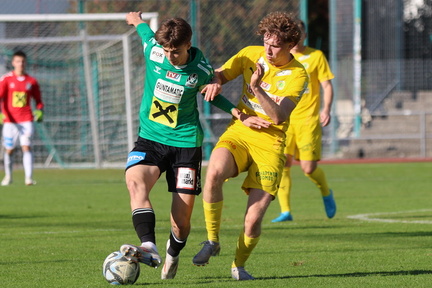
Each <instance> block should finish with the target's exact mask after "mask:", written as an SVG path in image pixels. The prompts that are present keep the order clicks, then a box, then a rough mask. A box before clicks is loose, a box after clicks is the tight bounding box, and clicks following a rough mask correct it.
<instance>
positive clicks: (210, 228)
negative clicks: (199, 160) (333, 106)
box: [193, 12, 308, 280]
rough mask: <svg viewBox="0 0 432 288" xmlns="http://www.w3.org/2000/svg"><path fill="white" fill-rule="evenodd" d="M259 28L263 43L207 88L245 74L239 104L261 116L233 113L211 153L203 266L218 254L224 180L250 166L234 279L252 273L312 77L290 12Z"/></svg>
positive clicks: (227, 67)
mask: <svg viewBox="0 0 432 288" xmlns="http://www.w3.org/2000/svg"><path fill="white" fill-rule="evenodd" d="M257 34H258V35H261V36H263V40H264V46H249V47H246V48H244V49H242V50H241V51H240V52H238V53H237V54H236V55H234V56H233V57H231V58H230V59H229V60H228V61H227V62H226V63H225V64H224V65H223V66H222V67H221V68H219V69H217V70H216V73H215V76H216V77H215V78H214V80H213V81H214V84H210V85H208V86H207V87H206V93H212V94H215V95H216V94H217V93H219V92H220V86H221V84H225V83H226V82H228V81H231V80H233V79H235V78H236V77H238V76H240V75H242V76H243V91H242V94H241V96H240V100H239V102H238V104H237V108H238V109H239V110H240V111H241V112H243V113H246V114H248V115H252V116H257V117H256V118H253V117H250V122H249V124H250V125H249V127H247V125H244V124H245V121H244V122H243V123H242V122H240V121H238V120H236V119H233V120H232V121H231V123H230V124H229V125H228V127H227V129H226V131H225V132H224V133H223V135H222V136H221V137H220V139H219V141H218V143H217V144H216V146H215V148H214V150H213V152H212V154H211V156H210V161H209V164H208V168H207V174H206V182H205V186H204V193H203V206H204V216H205V222H206V229H207V239H208V240H207V241H204V242H203V243H202V244H204V246H203V247H202V249H201V251H200V252H198V254H196V255H195V257H194V258H193V263H194V264H195V265H197V266H202V265H205V264H207V263H208V261H209V259H210V257H211V256H215V255H217V254H219V251H220V244H219V231H220V223H221V215H222V207H223V193H222V186H223V183H224V182H225V180H226V179H228V178H232V177H236V176H238V175H239V173H241V172H246V179H245V180H244V182H243V185H242V187H241V188H242V189H243V190H244V192H246V194H247V195H248V202H247V208H246V213H245V218H244V227H243V229H242V230H241V231H240V235H239V238H238V241H237V249H236V252H235V258H234V261H233V263H232V265H231V276H232V277H233V278H234V279H236V280H252V279H254V278H253V277H252V276H251V275H250V274H249V273H248V272H247V271H246V270H245V269H244V266H245V263H246V261H247V259H248V258H249V255H250V254H251V252H252V250H253V249H254V248H255V246H256V245H257V243H258V241H259V239H260V235H261V222H262V219H263V217H264V214H265V212H266V210H267V207H268V206H269V204H270V203H271V201H273V200H274V199H275V195H276V193H277V191H278V189H279V182H280V177H281V173H282V170H283V167H284V164H285V156H284V154H283V151H284V143H285V137H286V136H285V135H286V134H285V133H286V130H287V128H288V118H289V115H290V114H291V111H292V110H293V109H294V107H295V105H296V104H297V103H298V102H299V100H300V98H301V96H302V94H303V92H304V90H305V89H306V87H307V81H308V77H307V73H306V71H305V69H304V67H303V66H302V65H301V64H300V63H299V62H298V61H297V60H295V59H294V57H293V55H292V54H291V53H290V50H291V49H292V48H293V47H294V46H295V45H296V44H297V42H298V41H299V40H300V37H301V31H300V29H299V27H298V26H297V23H296V21H294V19H293V18H292V17H290V15H289V14H287V13H282V12H274V13H270V14H269V15H267V16H266V17H264V18H263V19H262V20H261V22H260V24H259V26H258V31H257ZM258 117H259V118H258ZM240 119H241V117H240ZM248 120H249V119H248Z"/></svg>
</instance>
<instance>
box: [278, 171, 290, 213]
mask: <svg viewBox="0 0 432 288" xmlns="http://www.w3.org/2000/svg"><path fill="white" fill-rule="evenodd" d="M290 174H291V167H284V169H283V171H282V178H281V182H280V185H279V190H278V194H277V195H278V200H279V205H280V208H281V212H289V211H291V205H290V194H291V175H290Z"/></svg>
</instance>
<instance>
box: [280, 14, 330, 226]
mask: <svg viewBox="0 0 432 288" xmlns="http://www.w3.org/2000/svg"><path fill="white" fill-rule="evenodd" d="M299 27H300V29H301V30H302V38H301V39H300V41H299V43H298V44H297V45H296V46H295V47H294V48H293V49H292V50H291V53H293V55H294V57H295V58H296V59H297V60H298V61H299V62H300V63H302V64H303V66H304V67H305V69H306V71H307V72H308V74H309V85H308V89H307V90H306V92H305V93H304V94H303V97H302V100H301V101H300V103H299V105H297V107H296V109H294V111H293V113H292V114H291V118H290V126H289V128H288V131H287V141H286V147H285V152H284V153H285V156H286V157H287V161H286V163H285V167H284V171H283V174H282V179H281V183H280V188H279V191H278V200H279V204H280V207H281V213H280V215H279V216H278V217H277V218H275V219H273V220H272V222H282V221H292V220H293V217H292V214H291V205H290V192H291V176H290V170H291V165H292V162H293V157H296V159H297V160H300V166H301V168H302V170H303V173H304V174H305V176H306V177H308V178H309V179H310V180H311V181H312V182H313V183H314V184H315V185H316V186H317V187H318V189H319V190H320V192H321V195H322V197H323V201H324V208H325V211H326V214H327V217H328V218H333V217H334V216H335V214H336V202H335V200H334V196H333V191H332V190H331V189H330V188H329V186H328V184H327V179H326V177H325V174H324V171H323V170H322V169H321V168H320V167H318V161H319V160H320V159H321V136H322V131H321V126H323V127H324V126H327V125H328V124H329V123H330V110H331V105H332V102H333V86H332V83H331V79H333V78H334V76H333V73H332V72H331V70H330V67H329V64H328V62H327V59H326V58H325V56H324V53H323V52H322V51H320V50H318V49H314V48H311V47H308V46H305V45H304V40H305V39H306V31H305V25H304V23H303V22H301V21H300V22H299ZM320 87H321V88H322V91H323V101H322V102H323V103H322V109H321V112H320V107H321V106H320V104H321V97H320Z"/></svg>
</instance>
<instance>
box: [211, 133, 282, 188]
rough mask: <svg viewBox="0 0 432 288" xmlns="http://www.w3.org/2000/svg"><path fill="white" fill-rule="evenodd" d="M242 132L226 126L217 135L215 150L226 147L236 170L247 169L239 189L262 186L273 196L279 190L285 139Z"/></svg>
mask: <svg viewBox="0 0 432 288" xmlns="http://www.w3.org/2000/svg"><path fill="white" fill-rule="evenodd" d="M254 133H255V135H242V134H239V133H238V132H237V133H236V131H235V129H228V130H227V131H226V132H225V133H223V134H222V136H221V137H220V138H219V141H218V143H217V144H216V146H215V148H214V149H217V148H221V147H223V148H226V149H228V150H229V151H230V152H231V154H232V155H233V157H234V160H235V162H236V164H237V168H238V173H241V172H247V176H246V179H245V180H244V181H243V185H242V189H243V190H244V191H245V193H246V194H249V189H251V188H256V189H261V190H263V191H265V192H267V193H269V194H271V195H273V196H276V194H277V191H278V190H279V182H280V179H281V177H282V170H283V167H284V165H285V160H286V158H285V155H283V148H284V140H283V139H282V138H279V137H278V138H277V139H276V138H275V137H274V136H272V135H269V134H267V133H265V132H254Z"/></svg>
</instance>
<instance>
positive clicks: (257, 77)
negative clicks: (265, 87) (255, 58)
mask: <svg viewBox="0 0 432 288" xmlns="http://www.w3.org/2000/svg"><path fill="white" fill-rule="evenodd" d="M255 66H256V70H255V71H254V73H253V74H252V77H251V82H250V85H251V87H252V88H258V87H260V84H261V79H262V78H263V77H264V67H263V66H262V65H261V64H259V63H255Z"/></svg>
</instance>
